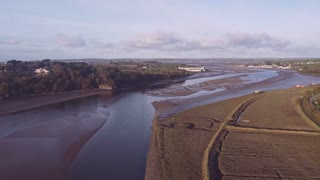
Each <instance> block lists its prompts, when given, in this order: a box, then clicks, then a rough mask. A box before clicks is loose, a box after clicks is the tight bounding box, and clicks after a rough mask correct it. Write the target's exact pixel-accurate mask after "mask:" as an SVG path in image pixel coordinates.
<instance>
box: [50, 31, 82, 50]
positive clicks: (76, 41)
mask: <svg viewBox="0 0 320 180" xmlns="http://www.w3.org/2000/svg"><path fill="white" fill-rule="evenodd" d="M56 43H57V44H58V45H60V46H66V47H72V48H80V47H85V46H86V44H87V43H86V41H85V40H84V39H83V38H81V37H71V36H68V35H65V34H59V35H57V37H56Z"/></svg>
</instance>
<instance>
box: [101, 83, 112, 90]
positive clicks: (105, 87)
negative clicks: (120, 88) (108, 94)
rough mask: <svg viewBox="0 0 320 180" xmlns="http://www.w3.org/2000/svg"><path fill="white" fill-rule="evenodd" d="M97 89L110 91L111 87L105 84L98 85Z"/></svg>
mask: <svg viewBox="0 0 320 180" xmlns="http://www.w3.org/2000/svg"><path fill="white" fill-rule="evenodd" d="M99 89H103V90H112V87H111V86H109V85H107V84H102V85H99Z"/></svg>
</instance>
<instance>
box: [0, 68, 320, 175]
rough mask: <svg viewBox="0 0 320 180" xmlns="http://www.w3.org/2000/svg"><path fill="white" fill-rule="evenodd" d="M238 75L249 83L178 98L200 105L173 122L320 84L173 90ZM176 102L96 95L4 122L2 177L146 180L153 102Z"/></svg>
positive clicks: (250, 77)
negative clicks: (245, 98)
mask: <svg viewBox="0 0 320 180" xmlns="http://www.w3.org/2000/svg"><path fill="white" fill-rule="evenodd" d="M238 75H241V79H242V80H244V82H245V83H244V85H243V86H242V87H239V88H233V89H224V88H223V85H221V88H220V89H218V90H217V89H215V90H212V91H208V90H206V91H205V92H198V93H196V94H193V95H189V96H187V97H180V96H179V97H178V99H182V98H184V99H187V98H197V99H196V100H190V101H187V102H186V103H181V104H178V105H177V106H175V107H173V108H171V109H170V111H168V114H167V115H170V114H173V113H176V112H179V111H182V110H185V109H189V108H192V107H195V106H199V105H204V104H208V103H212V102H216V101H220V100H224V99H227V98H232V97H236V96H241V95H244V94H247V93H251V92H252V91H253V90H256V89H259V90H271V89H281V88H289V87H292V86H294V85H295V84H302V85H307V84H308V83H311V82H316V83H320V78H319V77H313V76H306V75H300V74H297V73H295V72H289V71H288V72H287V71H286V72H278V71H274V70H262V71H256V72H252V71H250V72H245V73H239V72H227V74H222V75H215V76H213V77H199V78H196V79H190V80H187V81H186V82H185V83H184V84H179V85H172V86H171V87H170V88H179V87H180V86H189V85H191V86H194V85H196V84H198V83H201V82H205V81H210V80H217V79H222V78H227V77H234V76H238ZM154 91H157V90H154ZM170 98H174V97H164V96H162V97H154V96H151V95H148V94H147V93H145V92H142V91H141V92H128V93H123V94H120V95H117V96H114V97H111V98H109V97H107V98H105V97H103V96H92V97H87V98H82V99H78V100H73V101H68V102H65V103H59V104H56V105H50V106H46V107H43V108H38V109H35V110H32V111H28V112H23V113H17V114H12V115H9V116H4V117H0V120H1V121H0V159H1V162H0V177H14V178H17V179H19V177H20V179H21V177H28V176H29V177H32V175H37V177H38V178H39V177H40V178H39V179H41V177H42V179H50V178H48V177H51V179H64V178H63V177H66V176H67V177H68V179H73V180H78V179H79V180H81V179H98V180H99V179H104V180H105V179H121V180H125V179H139V180H140V179H143V178H144V174H145V168H146V157H147V152H148V148H149V138H150V135H151V125H152V120H153V118H154V115H155V110H154V108H153V106H152V104H151V103H152V102H153V101H157V100H165V99H170ZM95 132H96V133H95ZM94 133H95V134H94ZM93 134H94V135H93ZM92 135H93V136H92ZM79 137H80V140H81V141H79V140H78V139H79ZM88 139H89V141H87V140H88ZM86 141H87V143H85V144H84V142H86ZM83 144H84V145H83ZM79 147H82V148H81V150H80V151H79V150H78V149H79ZM0 179H1V178H0ZM22 179H23V178H22ZM33 179H36V178H33Z"/></svg>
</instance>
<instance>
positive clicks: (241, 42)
mask: <svg viewBox="0 0 320 180" xmlns="http://www.w3.org/2000/svg"><path fill="white" fill-rule="evenodd" d="M290 44H291V43H290V41H287V40H281V39H279V38H276V37H273V36H271V35H268V34H267V33H258V34H249V33H226V34H225V35H223V36H222V37H219V38H212V39H194V40H190V39H187V38H182V37H180V36H178V35H177V34H175V33H165V32H157V33H153V34H149V35H145V36H143V37H140V39H136V40H131V41H128V42H127V43H126V45H127V47H128V48H131V49H152V50H158V51H163V50H172V51H190V50H222V49H225V50H227V49H232V48H247V49H257V48H267V49H272V50H281V49H283V48H286V47H287V46H289V45H290Z"/></svg>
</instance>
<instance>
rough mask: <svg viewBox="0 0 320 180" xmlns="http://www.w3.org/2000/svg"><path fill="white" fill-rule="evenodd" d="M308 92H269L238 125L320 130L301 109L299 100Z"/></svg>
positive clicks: (247, 112) (254, 103) (253, 104)
mask: <svg viewBox="0 0 320 180" xmlns="http://www.w3.org/2000/svg"><path fill="white" fill-rule="evenodd" d="M307 90H308V88H301V89H297V88H291V89H288V90H279V91H272V92H267V93H265V95H264V96H263V97H261V98H260V99H258V100H257V101H255V102H253V103H252V104H251V105H250V106H249V107H248V108H247V109H246V110H245V111H244V113H243V114H242V116H241V119H240V121H239V122H238V123H237V124H238V125H240V126H246V127H259V128H277V129H295V130H318V129H319V128H318V127H317V126H316V125H315V124H314V123H313V122H311V121H310V119H309V118H308V117H307V116H306V115H305V114H304V113H303V112H302V111H301V109H300V103H299V100H298V99H299V98H301V97H303V96H304V95H305V94H306V92H307Z"/></svg>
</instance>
